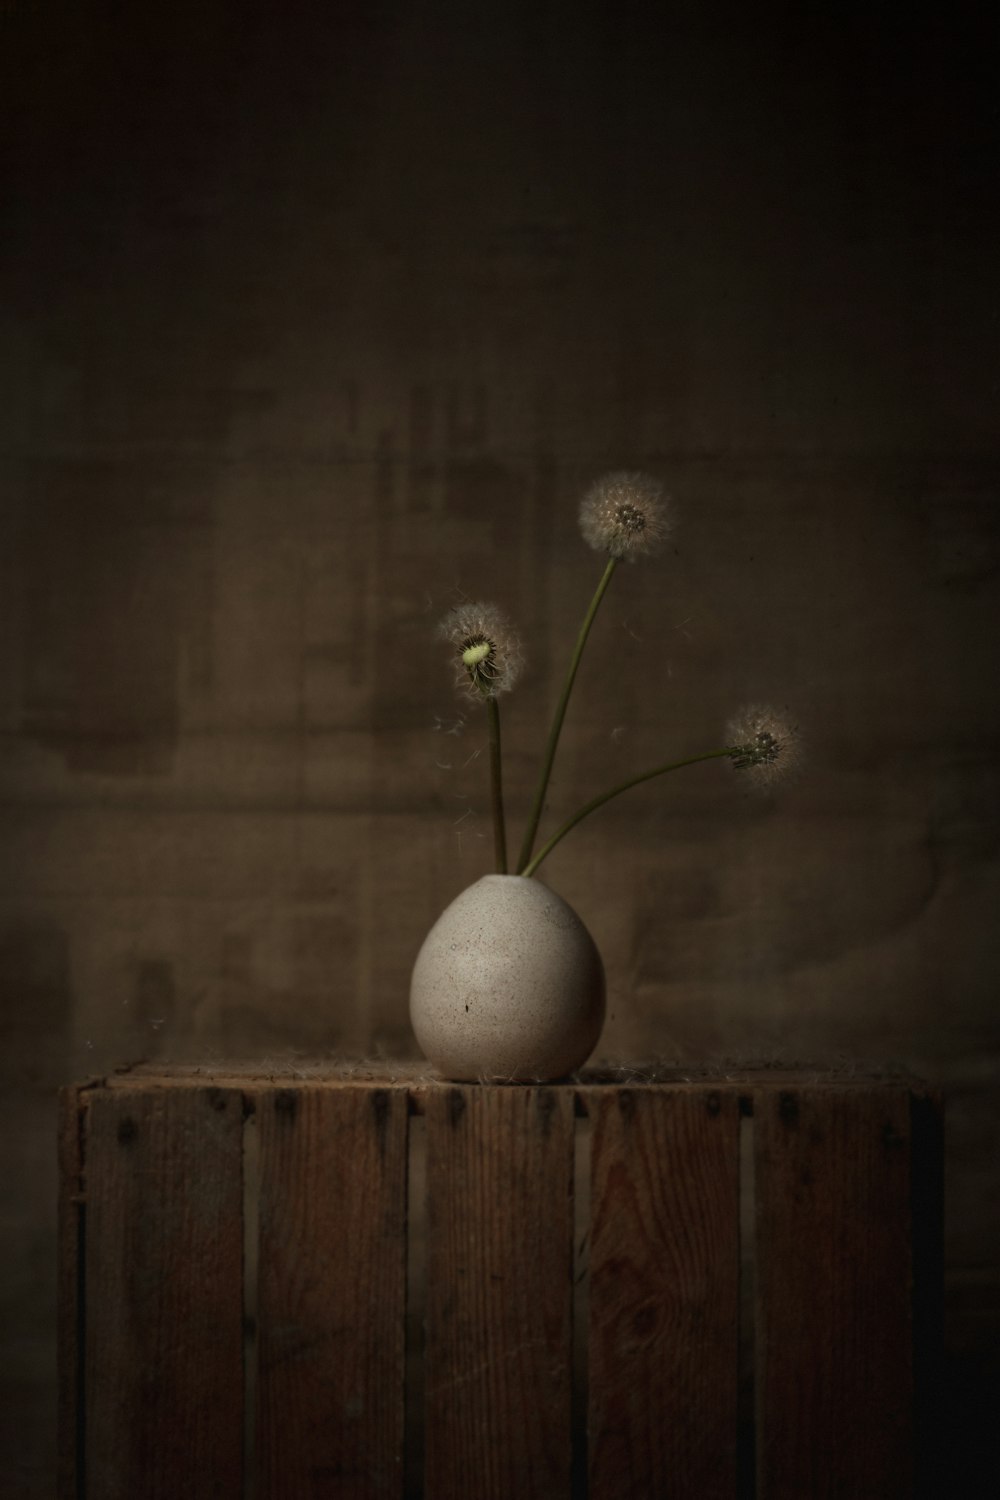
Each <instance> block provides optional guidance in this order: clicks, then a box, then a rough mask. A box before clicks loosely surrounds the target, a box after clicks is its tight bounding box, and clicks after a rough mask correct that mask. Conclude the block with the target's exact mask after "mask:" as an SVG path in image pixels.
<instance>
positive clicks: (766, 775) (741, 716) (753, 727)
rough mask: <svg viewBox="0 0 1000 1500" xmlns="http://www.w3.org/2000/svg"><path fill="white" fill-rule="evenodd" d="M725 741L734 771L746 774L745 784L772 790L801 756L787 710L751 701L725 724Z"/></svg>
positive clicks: (797, 735)
mask: <svg viewBox="0 0 1000 1500" xmlns="http://www.w3.org/2000/svg"><path fill="white" fill-rule="evenodd" d="M726 743H727V744H728V745H729V747H730V751H729V753H730V757H731V759H732V763H733V765H734V767H735V768H736V770H737V771H745V772H746V773H747V782H748V785H751V786H753V787H754V788H755V789H756V790H758V791H771V790H772V788H773V787H775V786H776V785H777V784H778V782H781V781H787V780H788V779H789V778H790V777H791V776H792V775H793V774H794V773H795V772H796V771H797V770H798V768H799V765H800V763H801V759H802V736H801V734H800V732H799V728H798V725H797V724H795V723H793V722H792V721H791V720H790V719H789V718H788V716H787V714H786V713H783V712H779V711H778V710H777V709H773V708H768V707H766V706H764V705H762V704H754V705H752V706H751V707H749V708H743V709H741V710H740V712H739V713H738V714H736V715H735V717H734V718H732V719H731V720H730V721H729V724H728V725H727V727H726Z"/></svg>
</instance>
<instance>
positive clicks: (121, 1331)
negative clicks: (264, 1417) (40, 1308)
mask: <svg viewBox="0 0 1000 1500" xmlns="http://www.w3.org/2000/svg"><path fill="white" fill-rule="evenodd" d="M87 1120H88V1127H87V1138H86V1182H87V1245H86V1270H85V1287H86V1291H85V1298H86V1317H85V1322H86V1336H87V1352H86V1361H85V1386H86V1389H85V1400H86V1418H85V1426H86V1434H85V1444H86V1455H85V1461H86V1469H85V1483H86V1488H85V1493H86V1494H87V1495H88V1496H90V1497H93V1500H135V1497H136V1496H139V1495H141V1496H142V1497H143V1500H160V1497H162V1500H177V1497H178V1496H183V1497H184V1500H201V1497H206V1500H208V1497H218V1496H222V1495H227V1496H228V1495H238V1494H239V1493H240V1488H241V1485H242V1466H243V1378H242V1249H243V1246H242V1173H241V1154H242V1153H241V1142H242V1128H243V1121H242V1101H241V1096H240V1094H239V1092H236V1091H232V1092H230V1091H226V1090H222V1089H194V1088H177V1089H164V1090H162V1091H161V1092H160V1093H158V1094H151V1093H148V1092H145V1091H143V1090H141V1089H138V1088H137V1089H134V1090H130V1089H117V1090H114V1091H113V1092H112V1091H111V1090H95V1091H93V1092H92V1093H91V1094H90V1096H89V1106H88V1111H87Z"/></svg>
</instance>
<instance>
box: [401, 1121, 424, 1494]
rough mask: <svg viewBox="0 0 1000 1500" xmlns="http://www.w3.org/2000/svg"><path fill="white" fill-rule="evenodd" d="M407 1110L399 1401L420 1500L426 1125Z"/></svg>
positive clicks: (408, 1468) (410, 1482)
mask: <svg viewBox="0 0 1000 1500" xmlns="http://www.w3.org/2000/svg"><path fill="white" fill-rule="evenodd" d="M426 1124H427V1122H426V1120H425V1118H424V1116H423V1115H422V1114H420V1115H418V1114H411V1116H410V1121H409V1147H408V1158H407V1171H406V1203H407V1211H406V1336H405V1337H406V1349H405V1356H404V1360H405V1371H406V1375H405V1396H404V1406H403V1414H404V1415H403V1454H404V1460H403V1462H404V1472H405V1479H404V1493H405V1495H406V1500H420V1497H421V1496H422V1495H423V1484H424V1392H425V1384H424V1380H425V1377H424V1314H425V1309H426V1305H427V1304H426V1284H427V1128H426Z"/></svg>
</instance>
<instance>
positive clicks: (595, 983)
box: [410, 875, 604, 1083]
mask: <svg viewBox="0 0 1000 1500" xmlns="http://www.w3.org/2000/svg"><path fill="white" fill-rule="evenodd" d="M410 1020H411V1022H412V1024H413V1030H414V1032H415V1034H416V1038H417V1041H418V1043H419V1044H420V1049H421V1051H422V1052H423V1054H424V1056H425V1057H426V1058H427V1060H428V1062H430V1063H431V1064H433V1066H434V1067H435V1068H436V1069H437V1071H438V1072H439V1073H441V1074H442V1075H443V1076H444V1077H445V1078H450V1079H453V1080H455V1081H456V1082H458V1081H475V1080H478V1081H480V1082H483V1083H497V1082H502V1083H546V1082H551V1081H552V1080H553V1079H556V1078H564V1077H565V1076H566V1075H567V1074H568V1073H572V1072H573V1071H574V1070H575V1069H576V1068H579V1067H582V1065H583V1064H584V1063H585V1062H586V1060H587V1058H588V1057H589V1056H590V1054H591V1052H592V1051H593V1049H594V1047H595V1046H596V1044H597V1039H598V1037H599V1036H600V1034H601V1027H602V1026H603V1024H604V966H603V964H602V963H601V956H600V954H599V953H598V951H597V949H596V947H595V946H594V940H593V938H592V937H591V936H590V933H589V932H588V931H587V929H586V927H585V926H584V925H583V923H582V922H581V921H580V918H579V917H578V916H577V914H576V912H575V911H574V910H573V908H572V907H571V906H569V905H568V904H567V903H566V902H565V901H563V900H562V898H561V897H560V896H557V895H556V894H555V892H554V891H550V890H549V889H548V887H547V886H544V885H541V884H540V883H539V882H538V881H537V880H534V879H526V878H525V877H524V876H523V875H484V876H483V878H482V879H481V880H477V881H476V883H475V885H470V886H469V887H468V889H467V890H464V891H463V892H462V894H461V895H460V896H457V897H456V898H455V900H454V901H453V902H452V903H451V905H450V906H449V907H448V908H447V910H446V911H444V912H443V913H442V915H441V916H440V917H439V918H438V920H437V921H436V922H435V924H434V926H433V927H432V928H431V930H430V932H429V933H428V934H427V937H426V938H425V939H424V944H423V947H422V948H421V950H420V953H419V954H418V956H417V961H416V964H415V965H414V969H413V979H412V982H411V985H410Z"/></svg>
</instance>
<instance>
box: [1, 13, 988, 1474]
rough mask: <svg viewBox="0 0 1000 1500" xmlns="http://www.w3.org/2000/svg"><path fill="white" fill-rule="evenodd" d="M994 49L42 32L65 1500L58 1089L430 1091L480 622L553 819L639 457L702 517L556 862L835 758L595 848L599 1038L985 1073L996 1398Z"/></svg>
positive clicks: (956, 1164)
mask: <svg viewBox="0 0 1000 1500" xmlns="http://www.w3.org/2000/svg"><path fill="white" fill-rule="evenodd" d="M654 15H655V20H653V19H652V17H653V16H654ZM995 28H996V21H995V17H994V15H993V12H992V7H989V6H986V5H972V4H969V3H962V0H960V3H958V4H954V3H952V4H948V5H945V4H943V3H942V4H939V5H932V6H930V7H923V8H921V9H920V12H919V16H917V15H916V14H914V15H912V16H909V17H908V18H904V19H902V20H894V19H890V16H889V7H888V6H880V5H871V4H865V5H862V4H860V3H857V4H854V3H848V4H847V5H841V6H812V5H805V4H779V3H775V0H769V3H765V4H764V5H763V6H747V5H737V4H722V3H707V4H706V3H694V0H691V3H683V4H668V5H664V6H660V7H657V8H656V9H655V11H654V10H653V9H652V8H650V9H649V10H648V11H647V10H646V9H643V8H640V7H638V6H636V5H632V4H628V3H625V4H622V3H618V4H611V3H607V4H595V3H582V4H581V3H577V4H569V3H544V0H534V3H530V4H529V3H524V4H515V3H503V4H500V3H495V0H489V3H486V4H479V5H475V6H469V5H468V4H460V3H458V0H430V3H427V4H424V5H419V6H418V5H414V4H406V3H402V0H399V3H384V4H361V3H357V4H354V5H347V4H334V5H326V6H315V7H312V6H305V5H301V4H291V5H287V6H282V5H278V4H275V3H272V4H261V3H247V0H243V3H236V0H198V3H194V0H189V3H174V4H171V5H169V6H167V5H160V4H155V3H153V0H145V3H139V4H132V5H124V4H112V3H110V0H106V3H103V4H89V5H88V4H80V3H78V0H77V3H73V4H69V3H67V0H53V3H45V0H34V3H32V0H20V3H19V0H4V3H0V57H2V71H3V87H2V91H0V110H2V119H3V144H4V147H5V157H6V163H5V164H6V168H7V188H8V192H7V196H6V200H5V207H4V213H3V221H2V239H0V275H2V286H3V292H4V295H3V310H2V318H3V324H2V327H3V354H4V358H3V364H2V373H0V381H2V384H0V396H2V399H0V472H2V481H3V488H2V499H0V527H2V539H3V546H2V547H0V568H2V571H3V582H2V587H0V607H2V611H3V623H2V628H0V707H2V714H3V729H4V734H3V737H2V740H0V751H2V778H3V785H2V798H3V803H2V812H3V824H4V837H3V845H2V852H0V858H2V866H0V984H2V986H3V991H4V1015H5V1018H6V1026H7V1042H6V1046H5V1053H6V1057H7V1060H8V1062H9V1064H10V1073H11V1083H10V1085H9V1089H8V1094H7V1096H6V1102H5V1104H4V1114H5V1119H4V1121H3V1122H2V1123H3V1129H2V1140H3V1143H4V1144H3V1161H2V1167H3V1175H2V1181H3V1182H4V1184H5V1188H4V1191H5V1193H6V1195H7V1196H6V1198H5V1202H4V1208H3V1212H4V1216H5V1219H6V1220H7V1222H8V1223H10V1224H11V1226H12V1245H13V1249H12V1253H11V1255H10V1256H9V1257H8V1262H7V1263H8V1271H7V1273H6V1275H5V1278H4V1289H3V1290H4V1298H5V1325H6V1327H7V1328H8V1330H9V1339H8V1350H9V1353H8V1355H7V1356H6V1357H5V1359H4V1360H3V1362H2V1363H3V1368H4V1371H5V1372H6V1373H5V1374H4V1377H3V1383H4V1385H5V1386H7V1387H9V1388H10V1389H9V1391H8V1392H7V1394H8V1396H9V1400H8V1401H7V1403H6V1410H7V1411H8V1412H11V1413H13V1418H14V1423H15V1429H16V1435H17V1439H18V1441H17V1444H16V1447H15V1449H13V1450H12V1451H15V1452H16V1454H17V1460H16V1461H17V1462H18V1463H20V1464H21V1465H22V1468H23V1470H24V1484H25V1486H27V1485H28V1483H29V1479H28V1477H27V1476H28V1475H29V1474H34V1476H35V1480H34V1481H33V1482H35V1483H37V1484H38V1486H39V1490H38V1492H39V1493H42V1492H44V1479H43V1477H41V1476H43V1474H44V1471H45V1464H46V1463H47V1461H48V1460H47V1455H46V1447H47V1443H48V1437H47V1432H48V1428H47V1426H46V1423H47V1408H46V1407H45V1404H44V1403H45V1401H46V1400H47V1394H46V1393H47V1383H48V1380H49V1376H50V1364H51V1361H50V1352H49V1351H50V1343H49V1339H48V1332H47V1326H48V1325H47V1323H46V1319H47V1316H48V1312H47V1309H49V1307H50V1305H51V1292H50V1281H51V1278H50V1275H49V1269H48V1268H49V1259H48V1257H49V1255H50V1248H49V1247H50V1240H51V1226H52V1167H51V1151H50V1118H51V1116H50V1098H51V1087H52V1085H53V1084H54V1083H55V1082H56V1081H57V1080H59V1079H62V1078H67V1077H69V1076H72V1075H78V1074H80V1073H82V1072H88V1071H91V1070H94V1069H99V1068H104V1067H107V1066H109V1065H111V1064H113V1063H115V1062H119V1061H121V1060H123V1059H125V1058H129V1057H133V1056H137V1055H141V1054H145V1055H150V1056H154V1055H158V1056H181V1055H184V1056H190V1055H192V1054H193V1053H197V1055H199V1056H205V1057H209V1058H214V1057H219V1056H222V1055H225V1054H231V1053H233V1052H239V1053H244V1054H245V1053H248V1052H249V1053H253V1054H256V1055H259V1056H264V1057H274V1056H284V1055H286V1054H287V1052H288V1051H289V1049H292V1048H308V1049H311V1050H316V1049H320V1050H325V1051H328V1052H334V1051H343V1050H349V1051H370V1050H372V1049H375V1048H379V1049H383V1050H385V1051H388V1052H391V1053H398V1052H404V1051H407V1050H409V1049H411V1047H412V1043H411V1041H410V1037H409V1033H408V1028H407V1020H406V984H407V977H408V973H409V968H410V966H411V964H412V960H413V957H414V954H415V952H416V949H417V947H418V946H419V943H420V940H421V938H422V936H423V933H424V932H425V930H426V928H427V927H428V925H429V923H430V922H431V921H432V920H433V918H434V916H435V915H436V914H437V912H438V911H439V910H440V909H441V907H443V906H444V905H445V904H446V903H447V901H448V900H449V899H450V898H451V896H452V895H454V894H455V893H456V892H457V891H458V890H459V889H460V888H461V887H462V886H463V885H464V884H466V883H468V882H469V881H470V880H471V879H473V878H475V876H476V875H478V874H479V873H481V872H482V871H483V870H484V869H485V868H486V866H487V861H488V857H489V848H490V841H489V837H488V824H487V819H486V805H485V796H484V790H485V788H484V784H483V764H482V759H481V758H476V759H470V757H473V756H475V754H476V752H477V751H479V749H480V748H481V746H482V743H483V732H482V726H481V725H480V724H478V723H477V722H475V721H474V720H469V721H468V722H466V723H464V725H462V726H461V732H459V733H455V734H453V733H451V732H449V731H450V730H452V729H455V728H457V727H458V725H457V719H458V716H459V707H458V705H456V702H455V701H454V699H453V698H452V696H451V692H450V687H449V676H448V671H447V669H446V667H445V664H444V662H443V660H442V658H441V654H440V648H439V647H438V646H437V645H436V644H435V643H434V641H433V639H432V627H433V624H434V622H435V621H436V619H437V617H438V615H439V614H441V613H442V612H443V611H444V610H445V609H446V608H447V607H448V606H449V605H450V604H452V603H453V602H455V600H456V599H457V598H459V597H461V595H462V594H468V595H472V596H473V597H476V596H481V595H485V596H487V597H495V598H496V599H498V600H499V601H500V602H501V603H503V604H504V605H506V606H507V607H508V608H509V609H510V610H511V612H512V613H514V614H515V615H516V616H517V618H518V620H519V622H520V623H521V626H522V630H523V634H524V636H525V640H526V645H527V651H528V656H529V660H530V672H529V674H528V676H527V678H526V680H525V684H524V687H523V690H522V691H520V692H519V694H518V696H517V698H516V699H515V700H511V703H510V710H509V713H508V715H507V724H506V732H507V743H508V747H509V780H510V801H511V808H512V812H513V814H514V815H515V817H518V816H520V815H523V812H524V808H525V806H526V802H527V798H528V795H529V791H530V785H531V777H532V773H533V767H534V756H535V755H536V754H537V749H538V746H539V742H540V738H541V728H542V725H543V723H544V720H545V716H546V714H547V711H548V707H549V705H550V703H551V701H552V699H553V696H554V692H555V690H556V686H557V682H558V677H559V672H560V669H561V664H562V662H563V660H564V659H565V655H566V652H567V649H568V645H569V642H570V640H571V638H572V635H573V633H574V631H575V628H576V623H577V620H578V618H579V616H580V614H581V613H582V610H583V607H584V603H585V601H586V598H587V597H588V594H589V591H590V590H591V588H592V587H593V585H594V582H595V581H596V576H597V574H598V572H599V568H600V564H599V562H598V560H597V559H596V558H595V557H594V555H593V554H591V553H589V552H588V551H587V550H586V548H585V547H584V545H583V543H582V542H581V540H580V538H579V535H578V533H577V529H576V522H575V508H576V502H577V499H578V496H579V493H580V491H581V489H582V488H583V487H584V486H585V485H586V484H587V483H588V482H589V481H590V480H591V479H592V478H593V477H594V476H595V475H597V474H599V473H601V472H602V471H604V470H605V469H607V468H609V467H619V466H623V465H624V466H629V467H641V468H646V469H649V470H651V471H652V472H654V473H655V474H657V475H659V476H660V477H661V478H662V479H663V480H664V481H665V482H666V484H667V485H668V487H669V488H670V490H671V491H672V493H673V494H674V496H675V499H676V504H677V511H678V516H679V524H678V527H677V531H676V537H675V539H674V544H673V545H672V546H671V547H670V549H669V550H668V552H667V553H666V555H665V556H664V557H662V558H661V559H659V560H658V561H656V562H654V563H649V564H645V565H643V566H642V567H636V568H635V569H634V570H631V569H630V570H628V572H627V574H626V573H625V571H624V570H623V571H622V574H621V576H619V578H618V579H616V582H615V585H614V591H613V593H612V594H611V596H610V597H609V600H608V603H607V605H606V606H605V610H604V613H603V616H602V618H601V620H600V622H599V627H598V630H597V632H596V634H595V638H594V642H593V645H592V649H591V652H590V655H589V657H588V659H587V662H586V665H585V669H584V673H583V674H582V676H581V681H580V685H579V692H578V697H577V700H576V702H575V705H574V709H573V712H572V717H571V720H570V722H569V724H568V727H567V732H566V736H565V740H564V750H563V755H562V758H561V761H560V766H559V774H558V777H557V779H556V781H555V782H554V784H553V790H552V816H553V818H556V817H559V816H560V815H561V814H564V813H565V812H567V811H568V810H569V809H571V808H572V807H573V806H574V805H575V803H576V802H578V801H580V800H582V799H584V798H585V797H588V796H590V795H591V794H592V793H593V792H594V791H596V790H598V789H599V788H600V787H601V786H602V785H603V784H604V783H605V782H606V781H607V780H609V779H610V778H612V777H614V776H616V775H620V776H624V775H627V774H629V772H631V771H632V770H634V769H638V768H640V767H642V766H643V765H645V764H648V763H650V762H651V761H654V760H656V759H662V758H664V757H665V756H666V755H668V754H670V753H671V752H672V751H673V750H674V749H675V748H676V750H677V752H678V753H684V752H685V751H687V750H697V749H700V748H705V747H707V746H709V745H712V744H714V743H717V742H718V740H719V735H720V732H721V726H722V724H724V722H725V720H726V718H727V716H728V714H729V713H730V712H731V711H732V710H733V709H734V708H736V707H738V706H739V704H740V703H741V702H744V701H746V700H748V699H750V700H755V699H760V698H764V699H768V700H773V701H775V702H777V703H779V704H785V703H787V704H789V705H791V707H792V708H793V710H794V712H795V713H796V714H797V715H798V717H799V719H800V721H801V723H802V724H803V726H804V729H805V731H806V736H807V743H808V750H809V754H808V760H807V774H806V775H805V776H804V777H803V778H802V780H801V782H800V783H799V785H798V786H797V787H796V788H794V789H793V790H792V791H791V792H790V793H789V794H788V796H787V798H786V799H784V800H783V801H781V802H779V803H777V804H775V805H773V806H770V805H767V804H754V803H748V802H747V801H746V799H745V798H744V797H743V796H741V795H740V791H739V787H738V785H736V784H735V782H734V778H733V777H732V775H730V774H729V773H728V770H727V768H725V767H717V766H716V767H713V766H708V767H699V768H697V769H696V770H694V771H691V772H689V773H685V775H686V779H682V778H681V777H678V778H676V779H675V780H674V781H673V782H672V783H671V784H663V785H658V786H654V787H650V788H647V789H645V790H643V791H642V792H637V793H636V794H635V795H634V798H633V799H632V800H631V801H630V802H628V803H622V804H619V805H617V806H616V807H615V808H613V809H609V810H607V811H606V812H605V813H604V814H602V815H601V816H600V817H599V818H598V819H595V821H594V822H593V823H592V824H590V825H588V826H587V827H586V828H585V829H582V830H581V831H580V833H579V836H578V837H577V839H576V841H575V847H574V846H570V845H567V846H566V849H565V851H560V852H559V854H557V855H555V856H553V858H552V860H551V862H550V865H549V866H548V867H547V868H548V878H549V880H550V881H551V882H552V883H553V884H554V885H555V886H556V887H557V888H558V889H559V890H560V891H561V892H562V893H563V894H564V895H566V896H567V898H568V899H570V900H571V901H572V902H573V903H574V905H576V907H577V908H578V910H579V911H580V913H581V915H583V917H584V919H585V920H586V921H587V923H588V925H589V926H590V927H591V929H592V931H593V932H594V935H595V937H596V939H597V941H598V943H599V945H600V946H601V948H602V951H603V953H604V956H605V960H606V965H607V969H608V975H609V983H610V987H611V993H612V1002H613V1003H612V1011H613V1018H612V1020H611V1022H610V1024H609V1027H608V1032H607V1035H606V1038H605V1041H604V1044H603V1048H602V1050H603V1051H604V1052H605V1053H606V1054H607V1055H608V1056H610V1057H613V1058H635V1057H643V1056H648V1055H650V1054H656V1055H663V1056H680V1057H694V1058H702V1059H703V1058H706V1057H707V1058H709V1059H710V1060H719V1059H723V1058H726V1057H734V1056H735V1057H746V1056H753V1057H760V1056H769V1057H777V1058H782V1059H786V1060H788V1059H791V1060H802V1059H818V1060H821V1061H829V1060H830V1059H831V1058H840V1057H847V1058H864V1059H868V1060H873V1061H875V1062H883V1061H892V1062H902V1063H907V1064H909V1065H911V1066H914V1067H916V1068H918V1069H920V1070H922V1071H924V1072H929V1073H931V1074H932V1075H933V1076H935V1077H937V1078H940V1079H942V1080H943V1081H944V1082H945V1083H946V1085H947V1086H948V1088H949V1090H950V1094H951V1154H950V1158H949V1173H950V1176H949V1188H950V1195H949V1222H948V1248H949V1264H950V1273H949V1286H950V1313H949V1338H950V1342H951V1348H952V1352H953V1359H954V1360H955V1362H956V1365H955V1367H956V1369H959V1370H960V1371H962V1372H965V1373H966V1374H967V1373H968V1372H969V1371H972V1372H973V1373H974V1372H975V1371H977V1370H979V1369H980V1368H981V1369H982V1370H983V1371H984V1372H986V1373H987V1374H988V1373H989V1371H990V1369H994V1371H995V1366H994V1365H993V1364H991V1361H994V1360H995V1347H996V1345H995V1334H996V1330H997V1324H998V1306H1000V1268H998V1263H997V1256H996V1244H997V1230H998V1228H1000V1225H998V1222H997V1214H998V1209H997V1201H998V1197H997V1193H996V1187H995V1175H994V1163H995V1159H996V1153H997V1148H998V1137H1000V1110H998V1109H997V1096H996V1092H995V1078H996V1064H997V1059H998V1056H1000V1028H998V1013H997V1002H996V969H997V966H996V956H997V955H996V948H997V943H996V931H997V924H996V910H997V895H998V874H1000V863H998V856H997V800H998V790H997V768H996V761H995V754H994V752H995V747H996V741H997V734H998V728H1000V722H998V711H997V695H996V686H995V675H996V668H995V649H994V642H995V639H996V626H997V607H996V583H997V576H998V539H1000V527H998V523H997V503H998V497H997V481H998V475H1000V434H998V429H997V417H996V411H997V390H998V374H1000V361H998V341H997V299H996V265H997V252H998V249H1000V246H998V238H1000V236H998V217H997V209H996V171H997V165H998V156H997V150H996V147H997V133H998V127H997V112H996V106H995V97H996V89H995V79H996V68H997V59H998V51H997V38H996V34H995ZM43 1325H45V1330H46V1331H44V1332H40V1330H42V1328H43ZM993 1378H994V1379H995V1373H994V1376H993ZM987 1389H988V1388H987ZM993 1389H996V1386H994V1387H993ZM0 1394H2V1393H0ZM26 1432H29V1433H30V1434H32V1436H31V1437H30V1441H29V1440H27V1439H25V1436H24V1434H25V1433H26ZM972 1440H973V1441H975V1440H976V1438H975V1434H974V1433H973V1434H972Z"/></svg>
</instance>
